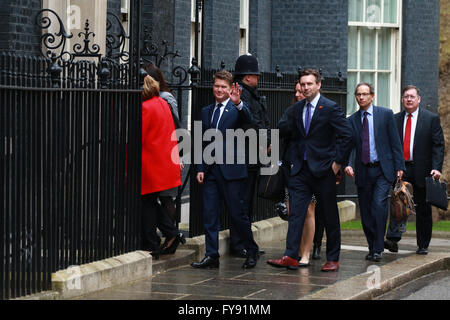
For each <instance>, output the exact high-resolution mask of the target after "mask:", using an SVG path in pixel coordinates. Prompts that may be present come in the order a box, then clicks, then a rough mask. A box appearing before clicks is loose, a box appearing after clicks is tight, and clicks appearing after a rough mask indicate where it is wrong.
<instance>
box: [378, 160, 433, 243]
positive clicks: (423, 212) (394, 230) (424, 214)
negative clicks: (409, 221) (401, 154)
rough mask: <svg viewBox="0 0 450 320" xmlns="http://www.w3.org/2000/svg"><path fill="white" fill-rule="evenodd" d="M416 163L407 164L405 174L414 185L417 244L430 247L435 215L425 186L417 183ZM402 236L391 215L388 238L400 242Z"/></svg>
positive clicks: (405, 177)
mask: <svg viewBox="0 0 450 320" xmlns="http://www.w3.org/2000/svg"><path fill="white" fill-rule="evenodd" d="M413 173H414V165H407V166H406V172H405V175H404V179H403V180H405V181H408V182H410V183H411V184H412V186H413V197H414V203H415V204H416V237H417V246H418V247H419V248H425V249H426V248H428V246H429V245H430V241H431V235H432V229H433V215H432V210H431V205H430V204H428V203H427V202H426V200H425V197H426V190H425V188H421V187H418V186H417V184H415V177H414V174H413ZM401 238H402V232H401V231H400V226H399V223H397V222H396V221H395V219H394V218H393V217H392V216H391V218H390V220H389V227H388V231H387V233H386V239H388V240H391V241H395V242H398V241H400V240H401Z"/></svg>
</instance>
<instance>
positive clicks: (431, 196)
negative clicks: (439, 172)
mask: <svg viewBox="0 0 450 320" xmlns="http://www.w3.org/2000/svg"><path fill="white" fill-rule="evenodd" d="M425 188H426V201H427V202H428V203H429V204H431V205H433V206H435V207H438V208H439V209H442V210H446V211H447V208H448V201H447V182H446V181H440V180H436V179H434V178H433V177H426V178H425Z"/></svg>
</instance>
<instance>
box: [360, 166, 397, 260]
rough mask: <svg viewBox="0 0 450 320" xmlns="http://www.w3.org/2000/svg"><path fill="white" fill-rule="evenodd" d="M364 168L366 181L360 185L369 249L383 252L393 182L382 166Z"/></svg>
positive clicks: (361, 208) (362, 218)
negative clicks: (388, 178) (384, 172)
mask: <svg viewBox="0 0 450 320" xmlns="http://www.w3.org/2000/svg"><path fill="white" fill-rule="evenodd" d="M363 170H366V181H365V183H364V185H362V186H358V200H359V208H360V213H361V222H362V225H363V230H364V234H365V236H366V239H367V243H368V245H369V251H370V252H372V253H381V252H383V251H384V234H385V232H386V224H387V217H388V212H389V203H388V198H389V191H390V189H391V183H390V182H389V181H388V180H386V178H385V177H384V174H383V171H382V169H381V166H377V167H372V168H369V167H365V168H364V169H363Z"/></svg>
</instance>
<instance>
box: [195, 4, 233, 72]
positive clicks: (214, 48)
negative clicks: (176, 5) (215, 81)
mask: <svg viewBox="0 0 450 320" xmlns="http://www.w3.org/2000/svg"><path fill="white" fill-rule="evenodd" d="M239 7H240V1H239V0H228V1H223V0H210V1H205V3H204V8H203V10H204V11H205V21H204V46H203V66H204V67H207V68H216V69H217V68H219V66H220V63H221V61H222V60H223V61H224V62H225V65H226V68H230V67H232V68H234V64H235V62H236V59H237V57H238V55H239V15H240V11H239Z"/></svg>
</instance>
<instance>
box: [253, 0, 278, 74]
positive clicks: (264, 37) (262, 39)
mask: <svg viewBox="0 0 450 320" xmlns="http://www.w3.org/2000/svg"><path fill="white" fill-rule="evenodd" d="M249 9H250V13H249V16H250V21H249V23H250V26H249V52H251V53H252V54H254V55H255V56H257V57H258V61H259V69H260V71H265V72H270V71H274V70H273V69H272V67H271V61H272V50H271V45H272V38H271V27H272V25H271V23H270V21H271V12H272V10H271V9H272V6H271V1H270V0H250V4H249Z"/></svg>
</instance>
